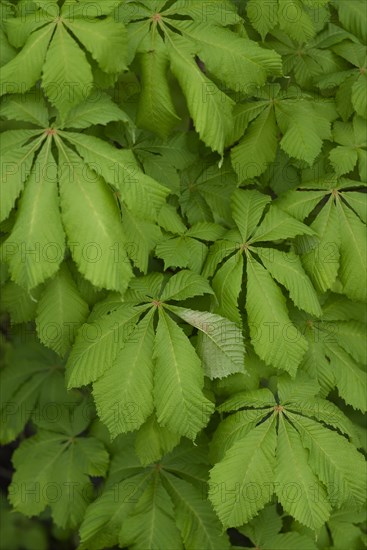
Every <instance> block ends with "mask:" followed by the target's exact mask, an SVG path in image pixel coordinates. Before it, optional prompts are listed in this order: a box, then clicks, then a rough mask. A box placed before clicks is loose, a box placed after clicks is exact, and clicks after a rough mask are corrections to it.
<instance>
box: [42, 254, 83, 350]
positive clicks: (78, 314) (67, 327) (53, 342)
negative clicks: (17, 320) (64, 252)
mask: <svg viewBox="0 0 367 550" xmlns="http://www.w3.org/2000/svg"><path fill="white" fill-rule="evenodd" d="M88 313H89V309H88V305H87V303H86V302H85V301H84V300H83V298H82V297H81V296H80V294H79V292H78V289H77V287H76V284H75V283H74V281H73V279H72V277H71V275H70V272H69V270H68V269H67V267H66V265H65V264H63V265H62V266H61V268H60V269H59V271H58V272H57V273H56V275H55V276H54V277H53V278H52V279H51V280H50V281H49V282H48V284H47V286H46V288H45V289H44V291H43V293H42V296H41V298H40V300H39V302H38V306H37V317H36V326H37V334H38V337H39V339H40V340H41V342H42V343H43V344H44V345H45V346H47V347H49V348H51V349H53V350H54V351H55V352H56V353H58V354H59V355H61V356H62V357H63V356H64V355H65V354H66V352H67V351H69V349H70V347H71V345H72V344H73V342H74V338H75V334H76V331H77V330H78V328H79V327H80V325H81V324H82V323H83V322H84V321H85V319H86V317H87V315H88Z"/></svg>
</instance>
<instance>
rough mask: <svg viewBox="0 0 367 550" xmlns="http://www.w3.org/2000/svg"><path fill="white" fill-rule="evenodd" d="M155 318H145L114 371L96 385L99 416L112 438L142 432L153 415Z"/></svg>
mask: <svg viewBox="0 0 367 550" xmlns="http://www.w3.org/2000/svg"><path fill="white" fill-rule="evenodd" d="M153 341H154V330H153V322H152V314H151V313H149V314H148V315H146V317H144V319H143V320H142V321H140V323H139V324H138V325H136V327H135V329H134V331H133V332H132V333H131V335H130V337H129V339H128V340H127V342H126V343H125V345H124V347H123V348H121V349H120V351H119V352H118V353H117V356H116V358H115V360H114V364H113V366H112V368H110V369H108V370H107V371H106V372H105V373H104V374H103V376H102V377H100V378H99V379H98V380H97V381H96V382H94V384H93V396H94V400H95V403H96V407H97V411H98V416H99V417H100V419H101V420H102V422H104V423H105V424H106V425H107V427H108V429H109V431H110V433H111V436H112V437H113V438H115V437H116V436H117V435H118V434H120V433H126V432H129V431H133V430H136V429H137V428H139V427H140V426H141V425H142V424H143V423H144V422H145V420H147V418H148V417H149V416H150V414H151V413H152V411H153V361H152V354H153Z"/></svg>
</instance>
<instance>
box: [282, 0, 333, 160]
mask: <svg viewBox="0 0 367 550" xmlns="http://www.w3.org/2000/svg"><path fill="white" fill-rule="evenodd" d="M291 1H293V0H291ZM276 118H277V122H278V125H279V127H280V130H281V131H282V133H283V137H282V139H281V141H280V146H281V148H282V149H283V150H284V151H285V152H286V153H287V155H289V156H290V157H294V158H296V159H299V160H304V161H305V162H307V163H308V164H309V165H310V166H311V165H312V164H313V162H314V161H315V159H316V157H317V155H318V154H319V153H320V152H321V148H322V140H323V139H327V138H329V137H331V131H330V123H329V122H328V120H327V119H326V118H321V117H319V116H318V115H317V112H316V110H314V108H313V104H308V103H306V102H305V101H304V102H303V103H302V102H291V101H289V102H285V101H283V102H282V103H281V104H279V106H278V107H277V109H276Z"/></svg>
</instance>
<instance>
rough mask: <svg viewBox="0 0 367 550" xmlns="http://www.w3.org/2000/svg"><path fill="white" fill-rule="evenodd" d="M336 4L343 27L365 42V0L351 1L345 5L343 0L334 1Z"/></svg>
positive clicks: (366, 23)
mask: <svg viewBox="0 0 367 550" xmlns="http://www.w3.org/2000/svg"><path fill="white" fill-rule="evenodd" d="M334 4H335V6H336V8H337V10H338V15H339V19H340V21H341V23H342V25H343V27H345V28H346V29H347V30H348V31H350V32H351V33H353V34H355V35H356V36H358V37H359V38H360V39H361V40H362V41H364V42H365V41H366V40H367V31H366V27H367V17H366V11H365V9H364V7H365V6H364V3H363V0H351V1H350V2H349V3H348V4H345V3H344V2H343V0H334Z"/></svg>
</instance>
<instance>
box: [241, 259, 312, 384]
mask: <svg viewBox="0 0 367 550" xmlns="http://www.w3.org/2000/svg"><path fill="white" fill-rule="evenodd" d="M246 310H247V314H248V324H249V327H250V335H251V341H252V343H253V346H254V348H255V351H256V353H257V354H258V355H259V357H261V359H262V360H263V361H265V363H266V364H268V365H272V366H274V367H276V368H277V369H282V370H286V371H287V372H289V373H290V374H291V375H292V376H293V375H295V373H296V370H297V367H298V366H299V364H300V362H301V360H302V357H303V355H304V353H305V351H306V350H307V347H308V346H307V342H306V340H305V338H304V337H303V336H302V334H300V332H299V331H298V330H297V329H296V327H295V326H294V325H293V324H292V322H291V320H290V319H289V316H288V312H287V307H286V301H285V298H284V296H283V295H282V293H281V291H280V289H279V287H278V286H277V284H276V283H275V282H274V281H273V279H272V278H271V276H270V274H269V273H268V272H267V271H266V269H264V267H262V266H261V265H260V264H259V263H258V262H257V261H256V260H254V259H253V258H252V257H248V260H247V297H246Z"/></svg>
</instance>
